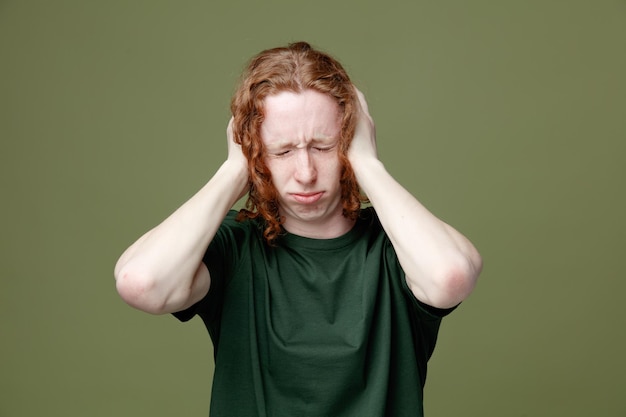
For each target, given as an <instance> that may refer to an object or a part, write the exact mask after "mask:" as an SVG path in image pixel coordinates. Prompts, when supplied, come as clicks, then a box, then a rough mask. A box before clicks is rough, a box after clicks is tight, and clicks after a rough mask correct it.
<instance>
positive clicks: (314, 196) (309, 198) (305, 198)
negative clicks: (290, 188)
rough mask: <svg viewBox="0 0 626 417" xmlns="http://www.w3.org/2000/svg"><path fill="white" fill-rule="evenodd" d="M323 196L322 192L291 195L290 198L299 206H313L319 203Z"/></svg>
mask: <svg viewBox="0 0 626 417" xmlns="http://www.w3.org/2000/svg"><path fill="white" fill-rule="evenodd" d="M323 194H324V192H323V191H320V192H317V193H292V194H291V196H292V197H293V199H294V200H296V201H297V202H298V203H300V204H313V203H316V202H317V201H319V199H320V198H322V195H323Z"/></svg>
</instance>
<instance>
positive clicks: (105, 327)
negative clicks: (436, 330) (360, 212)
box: [0, 0, 626, 417]
mask: <svg viewBox="0 0 626 417" xmlns="http://www.w3.org/2000/svg"><path fill="white" fill-rule="evenodd" d="M296 40H308V41H309V42H311V43H312V44H313V45H315V46H317V47H319V48H321V49H323V50H326V51H328V52H330V53H331V54H332V55H334V56H336V57H338V58H339V59H340V60H341V61H342V63H344V65H345V66H346V68H347V69H348V71H349V72H350V74H351V75H352V77H353V79H354V81H355V83H356V84H357V85H358V86H359V87H360V88H361V89H362V90H363V91H364V92H365V93H366V95H367V97H368V101H369V105H370V110H371V112H372V115H373V117H374V119H375V121H376V124H377V131H378V142H379V154H380V157H381V159H382V160H383V161H384V162H385V164H386V166H387V168H388V169H389V170H390V171H391V172H392V174H394V175H395V176H396V178H397V179H398V180H399V181H400V182H401V183H403V184H404V185H405V186H406V187H407V188H408V189H409V190H410V191H411V192H413V193H414V194H415V195H416V196H417V197H418V199H420V200H421V201H422V202H423V203H424V204H426V205H427V206H428V207H429V208H431V209H432V211H433V212H435V213H436V214H437V215H439V216H440V217H441V218H443V219H444V220H446V221H448V222H449V223H451V224H453V225H454V226H456V227H457V228H458V229H459V230H461V231H462V232H463V233H465V234H466V235H468V236H469V237H470V238H471V239H472V240H473V241H474V242H475V243H476V245H477V246H478V247H479V249H480V251H481V253H482V255H483V257H484V260H485V269H484V272H483V274H482V276H481V280H480V282H479V285H478V287H477V289H476V291H475V293H474V294H473V295H472V296H471V297H470V298H469V299H468V300H467V301H466V302H465V303H464V304H463V305H462V306H461V307H460V308H459V309H458V310H457V311H456V312H455V313H454V314H453V315H451V316H450V317H449V318H447V319H446V320H445V322H444V325H443V328H442V331H441V335H440V340H439V345H438V349H437V351H436V353H435V355H434V357H433V359H432V360H431V362H430V373H429V378H428V381H427V387H426V411H427V415H428V416H429V417H448V416H450V417H451V416H476V417H484V416H497V417H501V416H507V417H508V416H517V417H522V416H528V417H530V416H532V417H535V416H569V417H576V416H580V417H583V416H584V417H588V416H603V417H612V416H615V417H617V416H621V417H623V416H626V399H625V397H624V392H625V391H626V360H625V355H624V353H625V352H626V334H625V329H626V326H625V324H626V323H625V320H624V319H625V317H626V316H625V314H624V312H623V309H622V303H623V299H624V292H625V290H626V285H625V284H624V278H625V277H624V258H625V256H624V249H625V245H624V238H623V237H624V234H625V233H626V227H625V226H626V222H625V220H624V219H623V215H624V213H625V212H626V198H625V196H624V188H625V187H624V182H625V179H626V175H625V174H626V172H625V164H624V159H625V157H626V152H625V151H626V146H625V145H624V142H625V139H626V80H625V78H626V2H624V1H608V0H606V1H604V0H602V1H565V0H563V1H538V0H535V1H518V2H513V1H486V0H480V1H461V0H459V1H412V2H410V1H404V2H393V1H389V2H383V1H377V2H371V1H352V2H347V1H346V2H342V1H338V0H334V1H329V0H324V1H315V2H312V1H307V2H298V1H267V2H254V1H248V2H240V1H231V2H226V1H224V2H210V1H205V2H200V1H164V0H159V1H148V0H145V1H122V0H115V1H106V2H105V1H102V2H95V1H94V2H88V1H69V0H68V1H54V2H52V1H0V137H1V148H0V150H1V160H0V162H1V164H0V174H1V175H0V181H1V185H2V188H1V190H2V204H1V205H0V207H1V210H2V212H1V216H0V219H1V221H2V228H1V234H0V236H1V238H0V239H1V245H2V246H1V248H0V249H1V252H0V253H1V256H2V259H1V262H0V273H1V282H0V285H1V286H0V309H1V310H0V313H1V315H0V326H1V327H0V332H1V333H0V337H1V340H0V342H1V343H0V361H1V362H0V416H1V417H22V416H29V417H30V416H43V415H46V416H64V417H69V416H155V417H156V416H174V415H176V416H204V415H207V410H208V404H209V392H210V385H211V380H210V373H211V370H212V352H211V350H210V343H209V338H208V335H207V334H206V331H205V330H204V328H203V326H202V323H201V322H200V321H199V320H194V321H192V322H191V323H189V324H185V325H182V324H179V323H178V322H177V321H176V320H175V319H174V318H172V317H170V316H164V317H155V316H150V315H147V314H144V313H141V312H138V311H135V310H133V309H131V308H130V307H128V306H126V305H125V304H124V303H123V302H122V301H121V300H120V299H119V298H118V297H117V295H116V293H115V289H114V281H113V275H112V270H113V265H114V263H115V261H116V259H117V257H118V256H119V255H120V253H121V252H122V251H123V250H124V249H125V248H126V247H127V246H128V245H129V244H130V243H132V241H133V240H134V239H136V238H137V237H138V236H139V235H140V234H142V233H143V232H145V231H146V230H147V229H148V228H150V227H152V226H153V225H155V224H156V223H158V222H159V221H160V220H162V219H163V218H164V217H165V216H166V215H167V214H168V213H170V212H171V211H173V210H174V209H175V208H176V207H177V206H178V205H180V204H181V203H182V202H183V201H184V200H185V199H187V198H188V197H189V196H191V195H192V194H193V193H194V192H195V191H196V190H197V189H198V188H200V186H202V185H203V184H204V183H205V182H206V181H207V180H208V179H209V178H210V176H211V175H212V173H213V172H214V171H215V169H216V168H217V167H218V166H219V164H220V162H221V161H222V160H223V159H224V157H225V155H226V146H225V135H224V131H225V128H226V123H227V121H228V118H229V112H228V104H229V99H230V96H231V93H232V91H233V89H234V85H235V82H236V80H237V77H238V75H239V73H240V70H241V69H242V67H243V65H244V64H245V62H246V61H247V59H248V58H249V57H250V56H252V55H253V54H255V53H256V52H258V51H260V50H261V49H265V48H268V47H273V46H277V45H283V44H285V43H287V42H290V41H296ZM294 417H295V416H294Z"/></svg>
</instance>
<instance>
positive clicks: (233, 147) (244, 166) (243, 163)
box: [226, 117, 248, 199]
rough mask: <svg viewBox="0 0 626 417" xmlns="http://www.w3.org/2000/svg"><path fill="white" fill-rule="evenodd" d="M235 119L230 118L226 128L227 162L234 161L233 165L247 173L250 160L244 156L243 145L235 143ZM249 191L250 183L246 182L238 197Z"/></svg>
mask: <svg viewBox="0 0 626 417" xmlns="http://www.w3.org/2000/svg"><path fill="white" fill-rule="evenodd" d="M233 120H234V118H233V117H231V118H230V120H229V121H228V127H227V128H226V139H227V141H228V158H227V162H228V163H232V164H233V165H235V166H237V167H239V169H241V170H243V172H245V173H246V175H247V172H248V160H247V159H246V157H245V156H244V154H243V152H242V150H241V145H239V144H238V143H235V140H234V136H233ZM247 192H248V184H247V183H246V185H245V186H244V187H243V188H242V189H241V191H240V192H239V194H238V195H239V197H238V198H237V199H240V198H241V197H243V196H244V195H246V193H247Z"/></svg>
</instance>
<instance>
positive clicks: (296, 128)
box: [261, 90, 341, 144]
mask: <svg viewBox="0 0 626 417" xmlns="http://www.w3.org/2000/svg"><path fill="white" fill-rule="evenodd" d="M264 114H265V117H264V120H263V123H262V124H261V138H262V139H263V142H264V143H265V144H270V143H275V142H290V143H294V142H297V143H301V142H305V143H306V142H308V141H310V140H313V139H325V138H327V139H338V138H339V134H340V132H341V113H340V109H339V105H338V104H337V102H336V101H335V100H334V99H333V98H332V97H330V96H329V95H327V94H323V93H320V92H318V91H314V90H305V91H303V92H298V93H294V92H291V91H282V92H280V93H278V94H274V95H271V96H268V97H266V98H265V100H264Z"/></svg>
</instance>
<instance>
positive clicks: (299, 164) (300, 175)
mask: <svg viewBox="0 0 626 417" xmlns="http://www.w3.org/2000/svg"><path fill="white" fill-rule="evenodd" d="M294 177H295V179H296V181H298V182H299V183H301V184H311V183H313V182H315V180H316V179H317V169H316V167H315V161H314V160H313V157H312V155H311V152H310V150H309V149H300V150H299V152H298V157H297V158H296V167H295V174H294Z"/></svg>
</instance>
